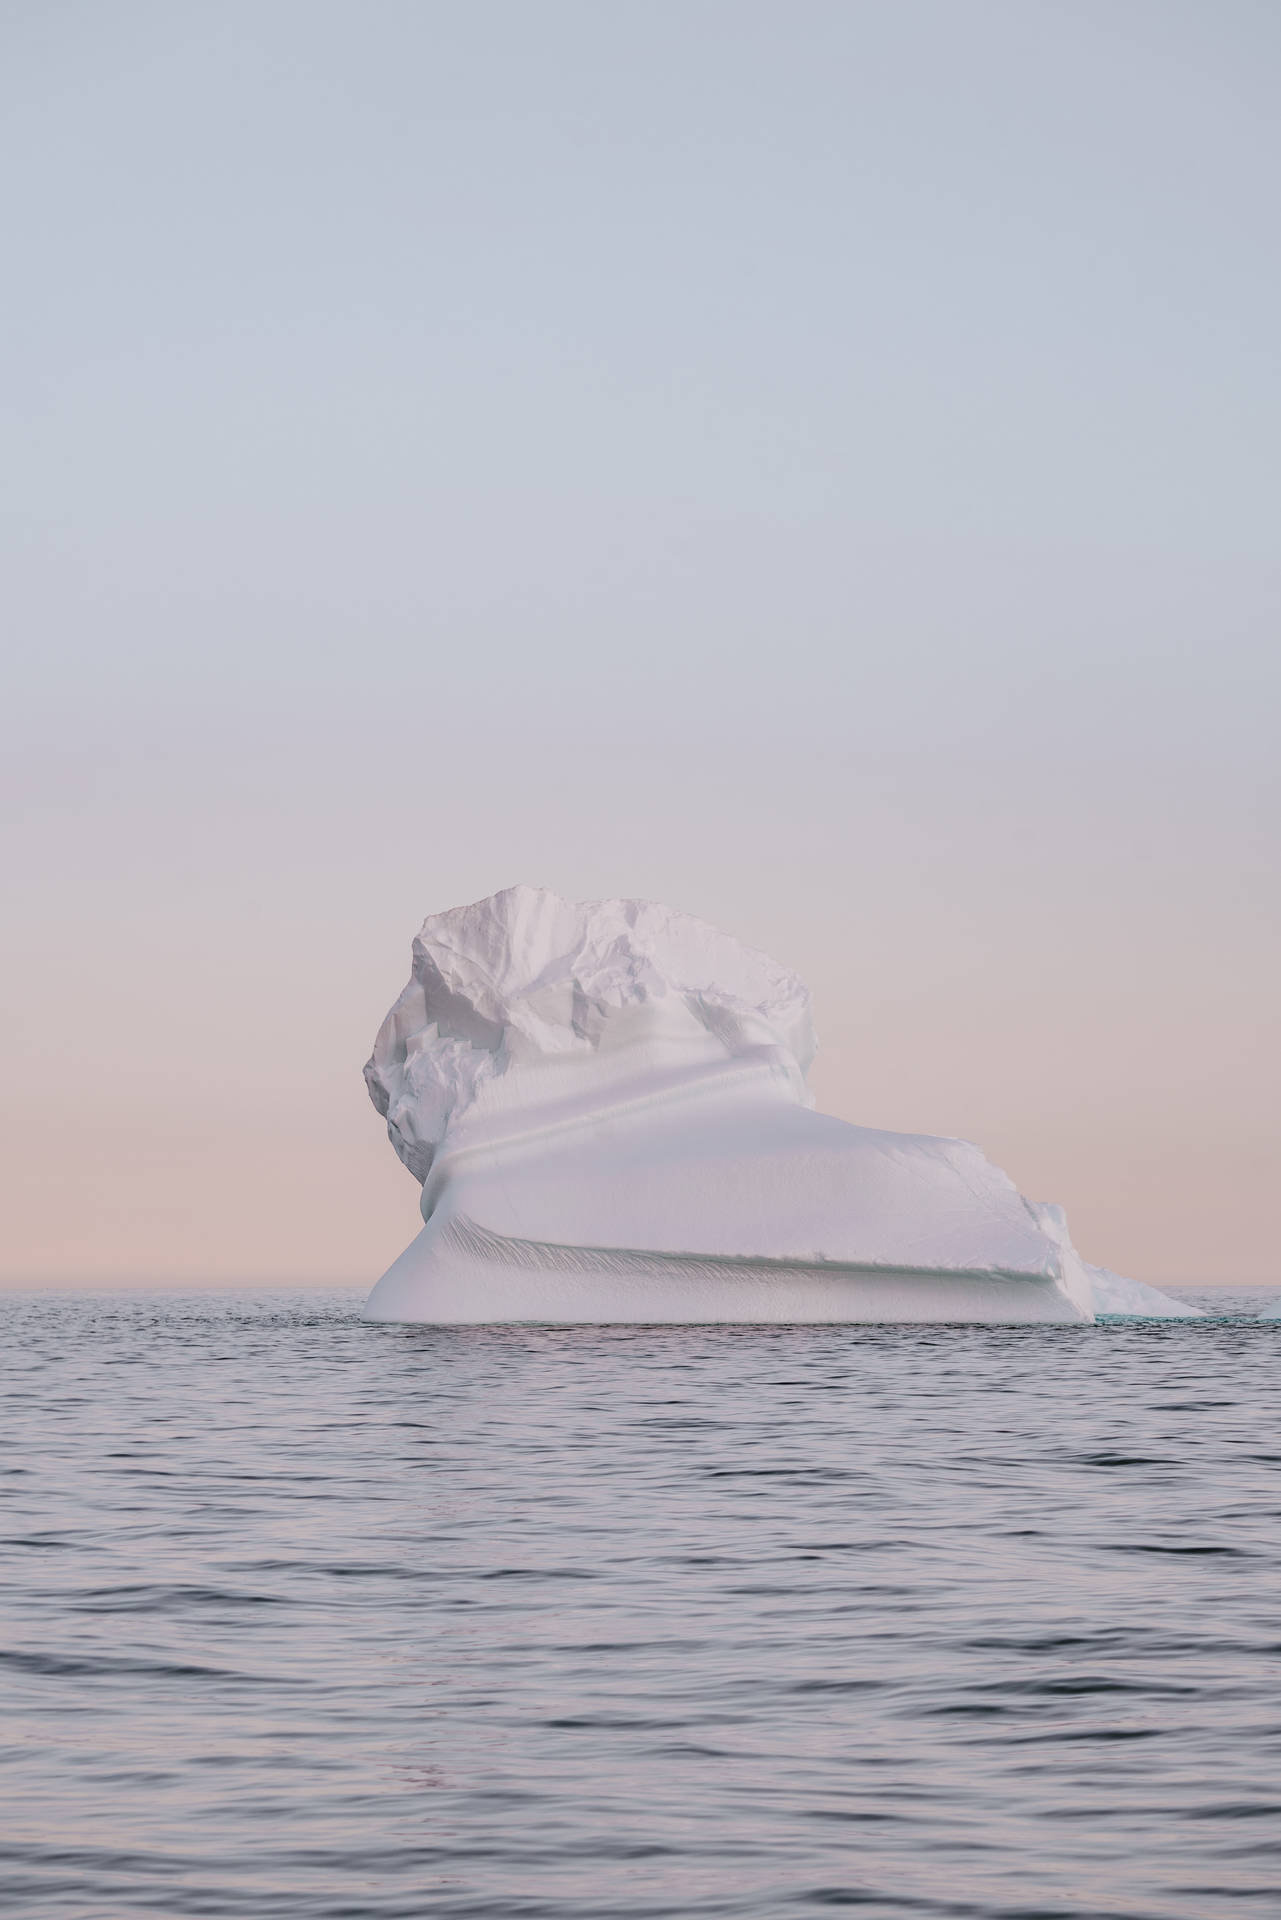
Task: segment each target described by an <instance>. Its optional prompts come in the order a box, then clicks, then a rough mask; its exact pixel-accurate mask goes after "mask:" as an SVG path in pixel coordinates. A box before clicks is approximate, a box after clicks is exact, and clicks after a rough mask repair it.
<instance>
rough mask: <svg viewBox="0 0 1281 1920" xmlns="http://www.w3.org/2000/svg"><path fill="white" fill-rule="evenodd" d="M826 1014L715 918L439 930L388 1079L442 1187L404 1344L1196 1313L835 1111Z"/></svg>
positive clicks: (385, 1313) (549, 910)
mask: <svg viewBox="0 0 1281 1920" xmlns="http://www.w3.org/2000/svg"><path fill="white" fill-rule="evenodd" d="M814 1046H815V1041H814V1029H813V1022H812V1019H811V1014H810V998H809V993H808V991H807V989H806V988H805V986H804V985H803V984H802V982H801V981H800V980H799V979H798V978H797V977H796V975H795V974H793V973H789V972H788V971H787V969H786V968H784V967H781V966H779V965H777V964H776V963H775V962H774V961H773V960H770V959H768V958H767V957H766V955H764V954H762V953H757V952H755V951H754V950H753V949H751V948H749V947H744V946H742V945H741V944H740V943H739V942H738V941H737V940H734V939H732V938H731V937H730V936H729V935H727V934H723V933H720V932H718V931H717V930H716V929H715V928H714V927H711V926H708V925H707V924H706V923H704V922H703V921H700V920H695V919H693V918H691V917H690V916H689V915H688V914H683V913H678V912H676V911H675V910H674V909H672V908H670V907H663V906H659V905H657V904H655V903H653V902H650V901H642V900H595V901H568V900H562V899H561V898H560V897H559V896H558V895H557V894H554V893H549V892H546V891H545V890H543V889H541V888H537V887H509V888H508V889H507V890H506V891H505V892H503V893H498V894H495V895H493V896H492V898H490V899H488V900H481V901H477V902H476V903H475V904H474V905H472V906H466V907H457V908H454V909H452V910H451V911H450V912H448V913H440V914H435V915H433V916H432V917H431V918H429V919H428V920H426V921H425V922H424V924H423V927H422V930H421V932H420V933H419V934H418V937H417V938H416V940H415V941H414V947H413V973H412V977H411V978H410V981H409V984H408V985H407V986H406V988H405V990H404V992H403V993H402V994H401V996H400V998H399V999H398V1000H397V1002H396V1004H395V1006H394V1007H393V1008H392V1010H391V1012H390V1013H389V1014H388V1016H387V1018H386V1020H385V1021H384V1022H383V1025H382V1027H381V1029H380V1031H379V1034H378V1038H377V1040H376V1042H375V1044H374V1051H373V1057H372V1058H371V1059H370V1061H369V1063H368V1065H367V1066H366V1068H365V1078H366V1081H367V1082H368V1086H369V1091H370V1094H371V1096H372V1098H373V1101H374V1104H375V1106H376V1107H377V1108H378V1111H379V1112H380V1113H381V1114H383V1115H384V1116H385V1118H386V1121H387V1130H388V1133H389V1135H390V1137H391V1141H392V1144H393V1146H394V1147H395V1149H396V1152H397V1153H398V1154H399V1156H400V1158H401V1159H402V1160H403V1162H404V1164H405V1165H406V1166H407V1167H408V1168H409V1170H410V1172H411V1173H412V1174H413V1175H414V1177H415V1178H416V1179H418V1180H419V1181H421V1182H422V1186H423V1197H422V1214H423V1220H424V1226H423V1229H422V1232H421V1233H420V1234H419V1235H418V1237H417V1238H416V1239H415V1240H414V1241H413V1242H412V1243H411V1245H410V1246H409V1247H407V1248H406V1250H405V1252H404V1253H403V1254H401V1256H400V1258H399V1259H398V1260H397V1261H395V1262H394V1263H393V1265H392V1266H391V1267H390V1268H389V1269H388V1271H387V1272H386V1273H385V1274H384V1275H383V1277H382V1279H381V1280H380V1281H379V1282H378V1284H377V1286H376V1287H375V1288H374V1290H373V1293H372V1295H371V1296H370V1300H369V1305H368V1309H367V1311H368V1312H369V1314H370V1315H371V1316H372V1317H374V1318H376V1319H382V1320H398V1321H417V1322H431V1323H437V1324H452V1325H457V1324H463V1323H480V1322H489V1323H493V1322H507V1321H539V1322H561V1323H570V1322H579V1323H583V1322H589V1323H597V1324H600V1323H608V1322H623V1323H632V1324H635V1323H649V1324H660V1323H678V1322H685V1323H705V1322H714V1321H723V1322H757V1323H759V1322H769V1321H773V1322H786V1321H801V1322H804V1321H809V1322H813V1321H988V1322H993V1323H1005V1322H1022V1321H1060V1322H1062V1321H1076V1322H1082V1321H1089V1320H1092V1319H1093V1318H1094V1317H1095V1315H1096V1313H1102V1314H1110V1313H1111V1314H1115V1313H1122V1314H1141V1315H1162V1316H1170V1315H1175V1316H1184V1315H1193V1314H1195V1313H1196V1311H1197V1310H1196V1309H1195V1308H1193V1307H1187V1306H1184V1305H1183V1304H1182V1303H1181V1302H1179V1301H1175V1300H1170V1299H1167V1298H1166V1296H1165V1295H1163V1294H1160V1293H1158V1292H1156V1290H1155V1289H1154V1288H1151V1287H1145V1286H1143V1285H1141V1283H1139V1282H1138V1281H1133V1280H1123V1279H1121V1278H1120V1276H1119V1275H1116V1274H1113V1273H1110V1272H1108V1271H1107V1269H1105V1268H1100V1267H1091V1266H1089V1265H1087V1263H1086V1262H1085V1261H1083V1260H1082V1259H1081V1257H1080V1255H1079V1254H1077V1252H1076V1251H1075V1249H1074V1248H1073V1246H1072V1243H1071V1240H1070V1238H1069V1236H1068V1231H1067V1223H1066V1221H1065V1219H1064V1216H1063V1213H1062V1211H1061V1209H1059V1208H1058V1207H1054V1206H1049V1205H1039V1204H1037V1203H1036V1202H1034V1201H1029V1200H1025V1199H1024V1198H1023V1196H1022V1195H1021V1194H1020V1193H1019V1192H1018V1191H1017V1189H1016V1188H1015V1186H1014V1184H1013V1182H1012V1181H1011V1180H1009V1179H1008V1178H1007V1176H1006V1175H1005V1174H1003V1173H1002V1172H1001V1171H1000V1170H999V1169H998V1168H996V1167H993V1166H992V1165H991V1164H990V1163H989V1162H988V1161H987V1160H986V1159H985V1158H984V1156H983V1154H982V1153H981V1152H980V1151H979V1149H978V1148H977V1147H975V1146H971V1145H970V1144H969V1143H968V1142H967V1141H964V1140H947V1139H935V1138H933V1137H931V1136H929V1135H924V1134H902V1133H885V1132H880V1131H878V1130H876V1129H874V1128H870V1127H858V1126H852V1125H850V1124H849V1123H848V1122H846V1121H843V1120H836V1119H833V1118H830V1117H829V1116H827V1115H825V1114H820V1113H815V1112H814V1111H813V1107H812V1101H811V1096H810V1094H809V1091H808V1089H807V1086H806V1078H805V1076H806V1073H807V1071H808V1068H809V1065H810V1062H811V1060H812V1058H813V1055H814Z"/></svg>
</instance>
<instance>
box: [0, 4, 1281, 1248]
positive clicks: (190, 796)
mask: <svg viewBox="0 0 1281 1920" xmlns="http://www.w3.org/2000/svg"><path fill="white" fill-rule="evenodd" d="M0 53H2V54H3V58H2V59H0V93H2V94H3V114H2V115H0V122H2V124H3V128H4V131H3V135H2V136H0V138H2V141H3V147H4V152H3V166H2V168H0V177H2V178H3V182H4V185H3V188H2V189H0V191H3V193H4V196H5V199H6V202H7V205H6V209H5V214H6V219H5V229H6V234H7V242H6V254H7V260H6V264H7V269H8V272H7V280H8V286H9V296H8V298H7V300H6V303H5V305H6V312H5V317H4V323H3V324H4V328H5V336H6V337H5V352H4V355H3V376H2V377H3V383H4V400H5V412H6V429H5V434H4V444H5V457H4V466H5V478H6V495H7V511H6V514H5V528H6V530H5V533H4V542H5V556H4V557H5V572H6V577H7V580H8V588H7V595H6V597H7V601H8V617H7V619H6V627H7V629H8V632H9V636H10V648H9V660H10V664H9V666H8V667H7V669H6V692H5V698H4V700H3V708H2V713H0V727H2V728H3V734H4V743H5V749H6V751H5V776H4V800H5V814H4V818H5V829H4V832H5V855H6V871H7V874H8V875H9V879H8V883H7V886H6V894H7V897H8V900H9V903H10V930H9V933H8V936H7V941H6V955H5V958H6V964H5V968H4V975H5V980H6V989H5V1003H4V1030H3V1049H4V1051H3V1058H4V1067H5V1071H4V1075H3V1110H2V1112H0V1163H2V1164H3V1167H4V1174H5V1182H6V1186H7V1187H8V1189H9V1191H8V1194H7V1197H6V1204H5V1209H4V1211H5V1218H6V1231H5V1236H4V1248H3V1264H4V1272H5V1274H6V1275H7V1276H8V1278H9V1279H10V1280H12V1281H28V1280H35V1281H48V1282H50V1283H52V1282H54V1281H64V1280H78V1279H95V1278H105V1277H108V1276H112V1277H119V1278H122V1279H140V1280H180V1281H181V1280H197V1279H207V1278H222V1279H231V1278H243V1279H250V1280H258V1279H262V1278H266V1277H273V1276H278V1277H282V1278H283V1277H288V1278H290V1279H295V1278H297V1279H308V1278H314V1279H342V1280H353V1281H362V1282H363V1281H372V1280H373V1279H374V1278H375V1277H376V1276H377V1274H378V1273H379V1272H380V1271H381V1269H382V1267H383V1266H384V1265H385V1264H386V1263H387V1261H388V1260H389V1259H390V1258H391V1257H392V1256H393V1255H394V1254H395V1253H396V1252H398V1251H399V1249H400V1247H401V1246H402V1245H403V1244H404V1242H405V1241H406V1240H407V1239H408V1237H409V1236H410V1234H411V1233H412V1231H413V1230H414V1228H415V1226H416V1224H417V1221H416V1212H415V1206H416V1200H417V1188H416V1187H415V1186H414V1184H413V1182H412V1181H411V1180H410V1179H409V1177H408V1176H407V1175H406V1174H405V1173H404V1171H403V1170H402V1169H401V1167H400V1166H399V1165H398V1164H397V1162H396V1161H395V1159H394V1157H393V1155H392V1152H391V1150H390V1148H389V1147H388V1145H387V1143H386V1140H385V1137H384V1136H383V1133H382V1128H381V1125H380V1123H379V1122H378V1120H377V1118H376V1116H375V1115H374V1113H373V1110H372V1108H370V1107H369V1105H368V1103H367V1099H366V1096H365V1092H364V1088H363V1086H362V1083H361V1078H360V1067H361V1063H362V1062H363V1060H364V1059H365V1057H366V1055H367V1053H368V1051H369V1045H370V1043H371V1041H372V1038H373V1034H374V1031H375V1028H376V1027H377V1024H378V1022H379V1020H380V1019H381V1017H382V1014H383V1012H384V1011H385V1009H386V1007H387V1006H388V1004H389V1003H390V1001H391V1000H392V998H393V997H394V995H395V994H396V992H397V991H398V990H399V988H400V986H401V984H402V982H403V979H404V977H405V974H406V971H407V962H408V944H409V940H410V937H411V935H412V933H413V932H414V930H415V928H416V927H417V924H418V922H419V921H420V919H421V918H422V916H423V915H424V914H425V913H426V912H428V911H435V910H437V909H439V908H442V907H445V906H449V905H452V904H455V903H456V902H459V901H462V900H467V899H473V898H476V897H478V896H480V895H483V894H486V893H489V892H491V891H493V890H494V889H495V888H497V887H500V886H504V885H507V884H509V883H511V882H513V881H515V880H526V881H529V882H531V883H535V884H543V885H547V886H551V887H555V888H557V889H558V890H559V891H561V892H562V893H566V894H569V895H573V896H578V897H591V896H596V895H600V894H639V895H645V896H649V897H653V898H658V899H662V900H667V901H670V902H672V903H673V904H675V905H678V906H681V907H684V908H686V909H688V910H690V911H692V912H695V913H698V914H700V915H702V916H704V917H705V918H708V919H711V920H713V921H716V922H718V923H719V924H721V925H723V926H725V927H727V928H729V929H731V930H733V931H734V932H736V933H738V934H740V935H741V936H743V937H744V938H746V939H747V940H749V941H751V942H752V943H753V944H756V945H758V946H762V947H764V948H765V949H766V950H767V951H769V952H770V953H772V954H774V955H776V956H777V957H778V958H779V959H781V960H784V961H786V962H787V963H788V964H790V965H792V966H794V967H796V968H797V969H798V970H799V971H800V972H801V973H802V974H803V975H804V976H805V977H806V978H807V979H808V980H809V982H810V984H811V985H812V987H813V989H814V992H815V998H816V1007H817V1015H818V1024H819V1032H820V1038H821V1042H822V1046H821V1051H820V1056H819V1062H818V1065H817V1067H816V1070H815V1075H814V1082H815V1087H816V1091H817V1094H818V1097H819V1103H820V1105H822V1106H824V1107H826V1108H827V1109H828V1110H830V1111H832V1112H835V1113H839V1114H842V1115H844V1116H846V1117H847V1118H849V1119H852V1120H858V1121H864V1122H867V1123H869V1124H873V1125H880V1126H887V1127H901V1128H908V1129H913V1130H920V1131H926V1132H940V1133H958V1134H962V1135H965V1136H968V1137H970V1138H973V1139H976V1140H978V1141H979V1142H980V1143H981V1144H982V1145H983V1146H984V1147H985V1148H986V1149H987V1151H988V1152H989V1153H990V1154H991V1156H992V1157H993V1158H994V1159H996V1160H997V1161H998V1162H999V1163H1000V1164H1001V1165H1003V1166H1004V1167H1006V1168H1007V1170H1008V1171H1009V1172H1010V1173H1011V1174H1012V1175H1013V1176H1014V1178H1015V1179H1016V1180H1017V1181H1018V1182H1019V1184H1020V1185H1021V1186H1022V1187H1023V1188H1024V1190H1025V1191H1027V1192H1029V1193H1030V1194H1032V1195H1033V1196H1035V1197H1037V1198H1042V1199H1056V1200H1059V1201H1061V1202H1063V1203H1064V1204H1065V1205H1066V1206H1067V1208H1068V1210H1069V1217H1070V1219H1071V1222H1072V1225H1073V1229H1074V1233H1075V1237H1076V1239H1077V1241H1078V1244H1079V1245H1080V1247H1081V1249H1082V1251H1083V1252H1084V1253H1085V1254H1086V1255H1087V1257H1089V1258H1091V1259H1095V1260H1098V1261H1102V1262H1105V1263H1106V1264H1108V1265H1111V1266H1114V1267H1116V1268H1118V1269H1120V1270H1122V1271H1126V1272H1129V1273H1131V1274H1134V1275H1135V1276H1137V1277H1139V1278H1142V1279H1145V1280H1151V1281H1156V1282H1161V1281H1168V1282H1171V1283H1177V1282H1180V1281H1183V1282H1191V1281H1202V1282H1211V1281H1225V1282H1226V1281H1233V1282H1238V1283H1249V1282H1258V1283H1261V1284H1262V1283H1267V1282H1271V1281H1276V1280H1281V1263H1279V1262H1278V1259H1277V1255H1276V1251H1275V1248H1276V1240H1277V1233H1276V1226H1275V1215H1276V1208H1275V1201H1274V1197H1273V1196H1274V1193H1275V1188H1276V1167H1277V1148H1278V1132H1277V1120H1276V1087H1277V1084H1278V1077H1279V1075H1278V1068H1279V1066H1281V1061H1279V1060H1278V1048H1277V1012H1276V1008H1277V995H1276V981H1277V974H1278V938H1277V934H1278V914H1277V906H1278V896H1277V884H1276V882H1277V852H1278V845H1277V839H1278V836H1277V810H1276V800H1277V779H1276V759H1277V732H1278V679H1279V677H1281V675H1279V672H1278V606H1279V601H1281V594H1279V592H1278V584H1279V574H1281V567H1279V563H1278V555H1279V551H1281V549H1279V546H1278V539H1277V517H1278V516H1277V502H1278V497H1279V495H1281V487H1279V480H1281V475H1279V472H1278V466H1279V462H1278V448H1279V445H1281V433H1279V430H1281V374H1279V371H1278V352H1277V343H1278V340H1281V267H1279V266H1278V251H1277V245H1276V237H1277V233H1278V231H1281V208H1279V207H1278V204H1277V203H1278V198H1279V197H1281V191H1279V184H1278V183H1279V182H1281V151H1279V149H1281V135H1279V133H1278V126H1279V117H1278V112H1277V93H1278V78H1279V76H1281V10H1278V9H1277V7H1276V6H1275V4H1274V3H1273V0H1197V3H1196V4H1191V3H1189V0H961V3H959V4H958V0H875V3H873V0H787V3H786V4H784V3H783V0H770V4H760V3H759V0H645V3H644V4H640V0H619V3H618V4H612V5H602V4H600V3H599V0H539V4H538V5H529V4H525V3H524V0H503V3H502V4H496V3H495V0H467V4H466V5H461V4H451V5H441V4H433V0H379V4H378V5H377V6H373V7H367V6H359V5H356V4H355V3H354V0H343V4H332V0H268V3H267V4H263V3H262V0H219V4H218V5H217V6H212V7H209V6H198V5H195V4H182V3H181V0H180V3H179V4H176V5H175V4H173V0H155V3H154V4H139V3H138V0H118V3H117V4H114V5H112V6H110V7H103V6H98V5H92V4H88V3H87V0H40V4H34V3H32V4H19V5H14V6H10V7H9V8H8V9H6V12H5V17H4V20H3V23H0Z"/></svg>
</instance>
